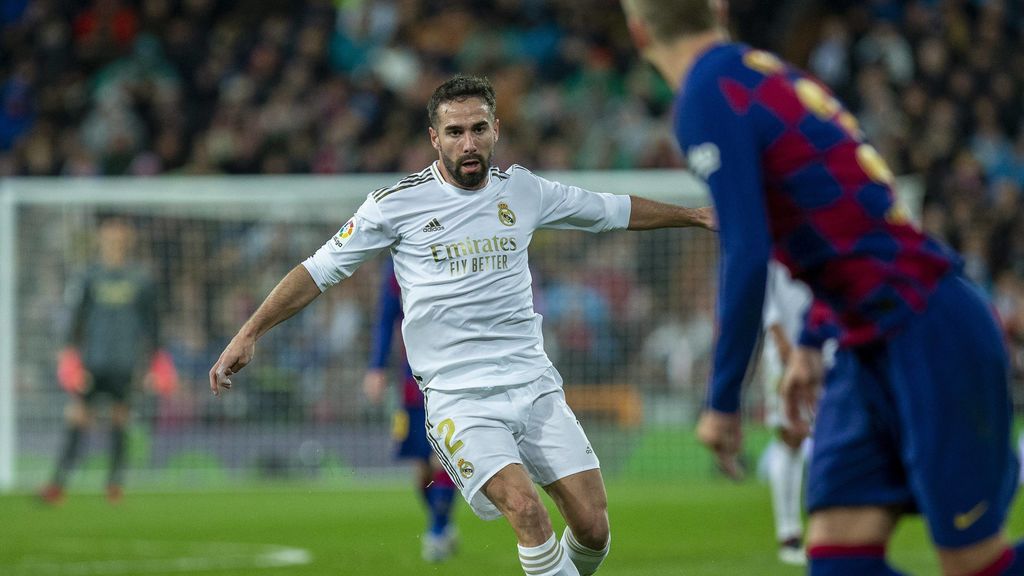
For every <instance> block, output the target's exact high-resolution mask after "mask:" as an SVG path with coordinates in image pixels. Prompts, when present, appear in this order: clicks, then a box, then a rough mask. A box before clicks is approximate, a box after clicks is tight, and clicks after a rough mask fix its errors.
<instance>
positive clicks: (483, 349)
mask: <svg viewBox="0 0 1024 576" xmlns="http://www.w3.org/2000/svg"><path fill="white" fill-rule="evenodd" d="M427 111H428V113H429V117H430V126H429V129H428V132H429V135H430V142H431V144H432V145H433V147H434V149H435V150H437V153H438V159H437V160H436V161H435V162H433V163H432V164H431V165H430V166H428V167H427V168H426V169H424V170H423V171H421V172H420V173H418V174H413V175H412V176H409V177H408V178H405V179H404V180H402V181H400V182H398V183H397V184H396V185H394V186H390V187H388V188H382V189H380V190H377V191H376V192H373V193H372V194H370V195H369V197H368V198H367V199H366V202H364V203H363V205H362V206H361V207H360V208H359V210H358V211H357V212H356V214H355V216H354V217H353V218H352V219H351V220H349V221H348V222H347V223H346V224H345V225H344V226H343V227H342V229H341V230H340V231H339V232H338V234H337V235H336V236H335V237H334V238H332V239H330V240H329V241H328V242H327V243H326V244H324V246H323V247H322V248H321V249H320V250H318V251H317V252H316V254H314V255H313V256H312V257H310V258H309V259H308V260H306V261H305V262H304V263H303V265H301V266H296V267H295V269H294V270H292V271H291V272H290V273H289V274H288V275H287V276H286V277H285V278H284V279H283V280H282V281H281V283H280V284H278V286H277V287H276V288H275V289H274V290H273V291H272V292H271V293H270V295H269V296H268V297H267V299H266V300H265V301H264V302H263V304H262V305H261V306H260V308H259V309H258V310H257V311H256V312H255V314H253V316H252V318H250V319H249V320H248V321H247V322H246V323H245V325H244V326H242V328H241V330H239V332H238V334H237V335H236V336H235V337H234V338H233V339H232V341H231V342H230V343H229V344H228V346H227V348H226V349H225V350H224V352H223V353H222V354H221V356H220V358H219V359H218V360H217V362H216V364H215V365H214V366H213V368H211V370H210V387H211V389H212V390H213V391H214V393H219V391H220V388H222V387H223V388H230V386H231V376H232V375H233V374H235V373H237V372H238V371H239V370H241V369H242V368H243V367H244V366H245V365H246V364H248V363H249V362H250V360H252V356H253V353H254V351H255V345H256V340H257V339H258V338H260V337H261V336H262V335H263V334H264V333H266V332H267V330H269V329H270V328H271V327H273V326H274V325H276V324H278V323H280V322H282V321H284V320H285V319H287V318H288V317H290V316H291V315H293V314H295V313H296V312H298V311H299V310H301V309H302V308H304V307H305V306H306V305H307V304H309V303H310V302H312V301H313V300H314V299H315V298H316V297H317V296H318V295H319V294H320V293H321V291H322V290H326V289H327V288H328V287H330V286H332V285H334V284H336V283H338V282H340V281H341V280H343V279H345V278H347V277H349V276H350V275H351V274H352V273H353V272H354V271H355V269H356V268H357V267H358V266H359V265H360V264H361V263H363V262H365V261H366V260H368V259H369V258H371V257H372V256H373V255H375V254H377V253H378V252H380V251H381V250H385V249H388V250H390V251H391V254H392V257H393V259H394V266H395V276H396V277H397V279H398V283H399V285H400V286H401V290H402V300H403V311H404V313H405V320H404V321H403V324H402V333H403V336H404V338H405V345H406V352H407V353H408V359H409V364H410V366H411V367H412V371H413V374H414V378H416V380H417V382H419V383H420V387H421V389H422V390H423V393H424V406H425V414H426V422H427V423H426V426H427V434H428V437H429V440H430V442H431V444H432V445H433V448H434V451H435V452H436V453H437V455H438V458H439V460H440V461H441V463H442V464H443V465H444V466H445V469H446V470H447V471H448V474H449V475H450V476H451V478H452V480H453V481H454V482H455V484H456V485H457V486H458V487H459V488H460V489H461V491H462V494H463V496H464V497H465V499H466V501H467V502H469V504H470V507H471V508H472V509H473V511H474V512H475V513H476V514H477V515H478V516H480V517H481V518H484V519H493V518H498V517H500V516H502V515H503V516H505V518H506V519H507V520H508V521H509V523H510V524H511V526H512V528H513V530H514V531H515V533H516V537H517V539H518V541H519V547H518V550H519V560H520V563H521V565H522V568H523V570H524V572H526V573H527V574H529V575H530V576H556V575H568V576H576V575H578V574H584V575H586V574H593V573H594V572H596V571H597V569H598V567H599V566H600V564H601V563H602V562H603V560H604V558H605V556H606V555H607V554H608V550H609V546H610V543H611V540H610V538H611V536H610V530H609V524H608V513H607V496H606V494H605V489H604V481H603V479H602V477H601V471H600V468H599V463H598V460H597V456H596V455H595V454H594V450H593V448H592V447H591V445H590V442H589V440H587V436H586V434H585V433H584V432H583V428H582V427H581V426H580V425H579V422H578V421H577V420H576V416H575V415H574V414H573V412H572V410H571V409H570V408H569V406H568V405H567V404H566V402H565V395H564V393H563V391H562V379H561V377H560V376H559V374H558V372H557V371H556V370H555V369H554V367H553V366H552V364H551V361H550V360H549V359H548V357H547V355H546V354H545V353H544V346H543V338H542V332H541V317H540V316H539V315H538V314H537V313H536V312H534V309H533V294H532V291H531V283H532V280H531V276H530V270H529V263H528V255H527V249H528V247H529V245H530V240H531V239H532V237H533V233H534V231H536V230H537V229H540V228H562V229H576V230H587V231H590V232H602V231H606V230H613V229H622V228H627V227H628V228H630V229H634V230H641V229H651V228H660V227H669V226H678V227H682V226H701V227H712V226H713V214H712V213H711V211H710V210H709V209H686V208H682V207H678V206H671V205H667V204H661V203H658V202H652V201H650V200H645V199H643V198H638V197H635V196H622V195H613V194H598V193H595V192H590V191H587V190H583V189H580V188H576V187H573V186H565V185H563V184H559V183H556V182H550V181H548V180H545V179H543V178H540V177H538V176H535V175H534V174H533V173H531V172H530V171H529V170H526V169H525V168H522V167H519V166H513V167H512V168H510V169H509V170H508V171H502V170H500V169H498V168H497V167H496V166H492V165H491V160H492V155H493V153H494V148H495V145H496V143H497V141H498V134H499V121H498V119H497V118H496V117H495V96H494V90H493V88H492V87H491V85H490V82H488V81H487V80H486V79H483V78H477V77H469V76H456V77H454V78H452V79H450V80H448V81H447V82H445V83H444V84H442V85H441V86H440V87H438V89H437V90H436V91H435V92H434V94H433V95H432V96H431V98H430V102H429V103H428V105H427ZM534 482H537V483H538V484H540V485H541V486H543V487H544V489H545V490H546V491H547V493H548V494H549V495H550V496H551V498H552V499H553V500H554V502H555V504H556V505H557V506H558V508H559V511H560V512H561V513H562V516H563V517H564V518H565V521H566V523H567V524H568V527H567V528H566V530H565V532H564V533H563V535H562V538H561V540H559V539H557V538H556V537H555V535H554V530H553V528H552V525H551V520H550V518H549V517H548V513H547V510H546V509H545V507H544V505H543V503H542V502H541V500H540V497H539V495H538V493H537V489H536V488H535V487H534Z"/></svg>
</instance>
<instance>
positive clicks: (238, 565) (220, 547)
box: [0, 538, 313, 576]
mask: <svg viewBox="0 0 1024 576" xmlns="http://www.w3.org/2000/svg"><path fill="white" fill-rule="evenodd" d="M54 544H56V546H54V549H56V550H54V549H51V550H49V551H47V552H43V553H42V554H41V555H38V556H35V557H32V556H29V557H25V558H22V559H21V561H20V562H18V563H17V564H13V565H8V566H4V565H0V574H10V575H11V576H43V575H46V576H51V575H52V576H101V575H102V576H108V575H109V576H116V575H120V574H131V575H135V574H167V573H189V574H191V573H195V572H212V571H217V570H238V569H244V568H252V569H265V568H280V567H284V566H299V565H303V564H309V563H311V562H312V561H313V555H312V553H310V552H309V550H305V549H303V548H292V547H288V546H278V545H274V544H244V543H231V542H175V541H152V540H109V539H103V540H89V539H85V538H73V539H72V538H68V539H62V540H60V541H58V542H55V543H54ZM74 549H78V550H84V549H88V550H91V551H93V552H95V551H96V550H97V549H107V550H111V551H116V553H118V554H121V555H124V554H125V553H126V552H127V553H129V554H130V553H133V552H134V553H141V554H145V555H149V556H153V555H160V556H168V557H165V558H144V557H143V558H123V557H122V558H119V559H112V560H75V559H73V558H69V561H67V562H64V561H61V560H59V559H58V558H55V557H54V556H59V555H62V553H63V554H67V553H68V552H69V551H70V550H74ZM55 551H56V552H57V553H56V554H54V553H53V552H55Z"/></svg>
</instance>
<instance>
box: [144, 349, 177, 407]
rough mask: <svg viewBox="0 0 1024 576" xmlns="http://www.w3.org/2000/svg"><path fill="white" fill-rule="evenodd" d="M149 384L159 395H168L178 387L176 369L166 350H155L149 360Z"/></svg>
mask: <svg viewBox="0 0 1024 576" xmlns="http://www.w3.org/2000/svg"><path fill="white" fill-rule="evenodd" d="M148 376H149V378H148V379H149V384H150V386H152V387H153V391H154V392H156V393H157V394H159V395H161V396H170V395H171V394H173V393H174V391H175V390H177V389H178V371H177V369H175V368H174V359H173V358H171V355H170V354H169V353H168V352H167V351H166V350H157V351H156V352H155V353H153V359H152V360H150V362H149V375H148Z"/></svg>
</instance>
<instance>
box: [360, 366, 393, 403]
mask: <svg viewBox="0 0 1024 576" xmlns="http://www.w3.org/2000/svg"><path fill="white" fill-rule="evenodd" d="M387 386H388V375H387V371H386V370H381V369H380V368H374V369H372V370H367V372H366V376H363V394H366V399H367V400H369V401H370V402H371V403H373V404H380V402H381V400H382V399H383V398H384V390H385V389H387Z"/></svg>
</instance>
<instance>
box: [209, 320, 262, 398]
mask: <svg viewBox="0 0 1024 576" xmlns="http://www.w3.org/2000/svg"><path fill="white" fill-rule="evenodd" d="M255 353H256V340H255V339H254V338H251V337H248V336H243V335H242V334H241V333H239V334H237V335H235V337H234V338H232V339H231V342H230V343H229V344H228V346H227V348H225V349H224V351H223V352H221V353H220V358H218V359H217V362H216V363H215V364H214V365H213V368H210V391H211V392H213V395H214V396H220V389H221V388H224V389H225V390H230V389H231V376H233V375H235V374H238V372H239V371H240V370H241V369H242V368H245V365H246V364H248V363H249V362H250V361H252V357H253V355H254V354H255Z"/></svg>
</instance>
